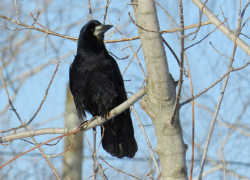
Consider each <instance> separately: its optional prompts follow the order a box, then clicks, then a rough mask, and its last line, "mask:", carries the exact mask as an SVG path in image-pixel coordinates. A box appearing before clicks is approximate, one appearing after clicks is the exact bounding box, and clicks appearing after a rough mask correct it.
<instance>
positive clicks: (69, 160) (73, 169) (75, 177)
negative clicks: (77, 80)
mask: <svg viewBox="0 0 250 180" xmlns="http://www.w3.org/2000/svg"><path fill="white" fill-rule="evenodd" d="M65 111H66V113H67V114H66V116H65V127H75V126H78V125H79V123H80V122H79V119H78V117H77V115H76V114H75V113H73V112H75V104H74V101H73V96H72V95H71V92H70V90H69V86H68V87H67V98H66V108H65ZM73 141H75V143H74V145H73V146H72V147H71V148H70V149H69V150H68V151H67V152H66V153H64V154H63V175H62V177H63V178H62V179H64V180H68V179H72V180H81V179H82V161H81V159H82V157H83V134H82V132H79V133H77V134H76V137H75V140H74V135H69V136H68V137H67V138H66V139H65V140H64V150H66V149H67V148H69V147H70V145H71V144H72V142H73Z"/></svg>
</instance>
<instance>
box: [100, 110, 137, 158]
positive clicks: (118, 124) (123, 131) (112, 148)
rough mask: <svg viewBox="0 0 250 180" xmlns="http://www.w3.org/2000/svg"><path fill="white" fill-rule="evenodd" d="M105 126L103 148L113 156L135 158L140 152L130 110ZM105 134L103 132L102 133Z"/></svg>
mask: <svg viewBox="0 0 250 180" xmlns="http://www.w3.org/2000/svg"><path fill="white" fill-rule="evenodd" d="M103 125H104V135H103V139H102V146H103V149H105V150H106V151H107V152H108V153H110V154H111V155H112V156H116V157H118V158H123V157H125V156H126V157H129V158H133V157H134V156H135V153H136V152H137V150H138V147H137V143H136V141H135V138H134V128H133V124H132V119H131V117H130V112H129V110H126V111H125V112H123V113H121V114H119V115H118V116H116V117H115V118H114V119H113V120H110V121H107V122H106V123H104V124H103ZM102 132H103V131H102Z"/></svg>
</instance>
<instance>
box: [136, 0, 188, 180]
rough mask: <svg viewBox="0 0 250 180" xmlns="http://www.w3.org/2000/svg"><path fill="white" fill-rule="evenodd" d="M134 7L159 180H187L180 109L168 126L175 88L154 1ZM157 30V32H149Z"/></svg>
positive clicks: (145, 105)
mask: <svg viewBox="0 0 250 180" xmlns="http://www.w3.org/2000/svg"><path fill="white" fill-rule="evenodd" d="M131 3H132V4H133V8H134V13H135V18H136V23H137V25H138V26H140V27H142V28H143V29H142V28H140V27H138V32H139V36H140V39H141V44H142V49H143V54H144V59H145V63H146V68H147V74H148V78H147V85H146V93H147V96H146V97H144V98H143V99H142V102H141V106H142V108H143V109H144V110H145V111H146V112H147V114H148V115H149V116H150V118H151V119H152V121H153V124H154V128H155V132H156V136H157V142H158V145H157V149H156V153H157V154H158V156H159V158H160V162H161V170H162V179H164V180H168V179H178V180H180V179H187V168H186V159H185V156H186V150H187V146H186V144H184V141H183V137H182V129H181V126H180V120H179V110H178V111H177V113H176V116H175V118H174V123H173V124H171V116H172V114H173V109H174V104H175V99H176V92H175V91H176V89H175V88H176V86H175V83H174V79H173V78H172V76H171V74H170V73H169V69H168V63H167V56H166V53H165V50H164V45H163V41H162V36H161V33H156V32H158V31H160V28H159V22H158V18H157V12H156V8H155V3H154V1H153V0H138V2H135V1H134V0H131ZM147 30H150V31H156V32H149V31H147Z"/></svg>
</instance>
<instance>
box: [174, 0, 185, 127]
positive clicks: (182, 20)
mask: <svg viewBox="0 0 250 180" xmlns="http://www.w3.org/2000/svg"><path fill="white" fill-rule="evenodd" d="M179 8H180V22H181V29H182V30H181V42H180V43H181V53H180V73H179V81H178V90H177V94H176V100H175V104H174V109H173V114H172V116H171V124H172V125H173V124H174V118H175V115H176V113H177V111H179V102H180V98H181V87H182V83H183V72H184V68H183V61H184V53H185V49H184V38H185V34H184V19H183V6H182V0H179Z"/></svg>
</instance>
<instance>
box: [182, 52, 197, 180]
mask: <svg viewBox="0 0 250 180" xmlns="http://www.w3.org/2000/svg"><path fill="white" fill-rule="evenodd" d="M184 57H185V61H186V65H187V69H188V77H189V82H190V89H191V97H194V89H193V82H192V76H191V71H190V68H189V64H188V59H187V56H186V53H184ZM194 127H195V121H194V101H192V157H191V169H190V178H189V179H190V180H192V179H193V168H194V143H195V142H194V134H195V128H194Z"/></svg>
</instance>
